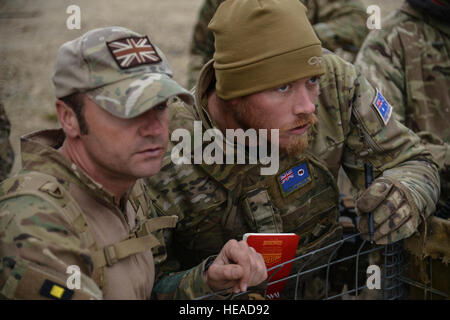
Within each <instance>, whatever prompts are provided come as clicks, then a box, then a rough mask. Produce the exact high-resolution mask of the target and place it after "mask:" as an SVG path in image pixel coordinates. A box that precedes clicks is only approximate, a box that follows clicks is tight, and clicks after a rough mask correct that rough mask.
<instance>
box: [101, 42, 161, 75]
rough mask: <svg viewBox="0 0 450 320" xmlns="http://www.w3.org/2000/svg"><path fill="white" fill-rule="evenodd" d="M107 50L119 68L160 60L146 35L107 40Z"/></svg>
mask: <svg viewBox="0 0 450 320" xmlns="http://www.w3.org/2000/svg"><path fill="white" fill-rule="evenodd" d="M106 45H107V46H108V49H109V51H110V52H111V54H112V55H113V57H114V60H115V61H116V62H117V64H118V65H119V67H120V68H121V69H128V68H133V67H137V66H140V65H144V64H154V63H159V62H161V57H160V56H159V55H158V53H157V52H156V49H155V48H154V47H153V45H152V44H151V42H150V40H149V39H148V37H147V36H144V37H128V38H122V39H118V40H114V41H110V42H107V43H106Z"/></svg>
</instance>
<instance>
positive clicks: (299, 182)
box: [278, 162, 311, 196]
mask: <svg viewBox="0 0 450 320" xmlns="http://www.w3.org/2000/svg"><path fill="white" fill-rule="evenodd" d="M309 182H311V176H310V174H309V170H308V165H307V163H306V162H303V163H300V164H298V165H296V166H295V167H293V168H291V169H289V170H287V171H285V172H284V173H283V174H282V175H280V176H278V183H279V185H280V189H281V193H282V194H283V196H287V195H289V194H290V193H292V192H294V191H295V190H297V189H299V188H300V187H303V186H304V185H305V184H307V183H309Z"/></svg>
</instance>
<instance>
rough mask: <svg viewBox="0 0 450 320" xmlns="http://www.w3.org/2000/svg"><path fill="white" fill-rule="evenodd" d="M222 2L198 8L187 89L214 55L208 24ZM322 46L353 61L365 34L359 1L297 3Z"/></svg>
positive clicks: (207, 1)
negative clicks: (305, 10)
mask: <svg viewBox="0 0 450 320" xmlns="http://www.w3.org/2000/svg"><path fill="white" fill-rule="evenodd" d="M223 1H224V0H205V1H204V2H203V5H202V7H201V9H200V12H199V15H198V20H197V22H196V25H195V27H194V33H193V37H192V42H191V48H190V55H191V56H190V62H189V67H188V68H189V70H188V84H187V86H188V88H192V87H193V86H194V85H195V83H196V80H197V76H198V74H199V72H200V69H201V68H202V66H203V65H204V64H205V63H206V62H208V61H209V60H210V59H212V57H213V54H214V50H215V49H214V36H213V33H212V32H211V31H210V30H209V29H208V24H209V22H210V20H211V18H212V17H213V15H214V13H215V12H216V10H217V8H218V7H219V5H220V4H221V3H222V2H223ZM301 2H302V3H303V4H304V5H305V6H306V8H307V9H308V12H307V15H308V19H309V21H310V22H311V24H312V25H313V28H314V31H315V32H316V34H317V36H318V37H319V39H320V41H322V46H323V47H324V48H327V49H329V50H332V51H335V52H336V53H338V54H339V55H341V56H342V57H344V58H345V59H347V60H348V61H353V59H354V58H355V56H356V53H357V52H358V49H359V47H360V46H361V44H362V42H363V41H364V38H365V37H366V35H367V33H368V29H367V27H366V19H367V14H366V10H365V7H364V6H363V4H362V3H361V1H360V0H350V1H335V0H301Z"/></svg>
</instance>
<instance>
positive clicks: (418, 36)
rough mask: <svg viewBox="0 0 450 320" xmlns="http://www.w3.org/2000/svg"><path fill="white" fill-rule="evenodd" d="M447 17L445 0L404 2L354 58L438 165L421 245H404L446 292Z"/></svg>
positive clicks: (449, 165) (449, 177) (449, 158)
mask: <svg viewBox="0 0 450 320" xmlns="http://www.w3.org/2000/svg"><path fill="white" fill-rule="evenodd" d="M449 16H450V1H449V0H408V1H405V2H404V3H403V5H402V7H400V8H399V9H398V10H396V11H394V12H392V14H390V15H389V16H388V17H386V19H385V20H384V21H383V28H382V29H381V30H376V31H372V32H371V33H370V34H369V36H368V37H367V39H366V41H365V42H364V44H363V46H362V48H361V52H360V54H359V55H358V57H357V61H356V63H357V65H359V66H360V67H361V70H362V72H363V73H364V74H365V76H366V77H367V79H368V80H369V81H370V83H372V84H373V85H374V86H375V85H376V86H378V88H379V89H380V90H381V91H382V92H383V95H384V96H385V97H386V99H388V101H389V102H390V103H391V104H392V106H393V108H394V109H393V111H394V113H395V114H396V116H397V119H398V120H399V121H400V122H402V123H403V124H404V125H405V126H407V127H408V128H410V129H411V130H413V131H414V132H416V133H417V134H418V135H419V137H420V138H421V140H422V142H423V143H424V144H425V145H426V147H427V149H428V150H429V151H430V152H431V153H432V155H433V158H434V160H435V161H436V163H437V164H438V165H439V173H440V180H441V195H440V199H439V202H438V206H437V211H436V216H432V217H430V226H431V228H429V234H428V235H427V241H426V246H425V248H422V245H421V241H420V238H419V237H418V238H411V239H410V240H409V241H408V242H406V243H405V245H406V246H407V247H408V248H409V249H411V250H412V252H413V254H414V255H415V256H416V257H417V258H415V259H417V261H416V264H419V265H422V264H423V263H425V262H424V261H423V260H422V257H427V256H433V257H434V258H435V259H436V260H434V261H433V263H432V268H433V278H434V280H435V282H434V287H435V288H437V289H439V290H441V291H443V292H446V293H447V294H449V295H450V277H449V276H448V275H449V267H448V266H444V263H443V262H444V261H447V262H448V261H450V233H449V232H448V230H449V229H450V221H449V218H450V127H449V125H448V119H449V117H450V73H449V72H448V70H450V20H449ZM423 249H424V250H423ZM430 268H431V266H430ZM427 269H428V267H424V266H423V265H422V267H421V268H417V269H416V271H413V273H414V276H415V280H416V281H419V282H424V281H429V280H426V279H427V276H425V275H423V274H422V272H423V271H424V270H427ZM417 270H421V272H418V271H417ZM419 274H420V277H419V278H418V275H419ZM420 296H423V294H421V293H419V297H420Z"/></svg>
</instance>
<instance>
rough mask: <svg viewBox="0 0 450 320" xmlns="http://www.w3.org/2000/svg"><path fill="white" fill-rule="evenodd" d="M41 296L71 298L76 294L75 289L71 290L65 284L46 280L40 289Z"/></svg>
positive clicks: (59, 298)
mask: <svg viewBox="0 0 450 320" xmlns="http://www.w3.org/2000/svg"><path fill="white" fill-rule="evenodd" d="M39 294H40V295H41V296H44V297H46V298H50V299H56V300H70V299H72V296H73V294H74V292H73V290H70V289H68V288H66V287H64V286H61V285H59V284H57V283H56V282H53V281H50V280H45V281H44V284H43V285H42V287H41V290H40V291H39Z"/></svg>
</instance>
